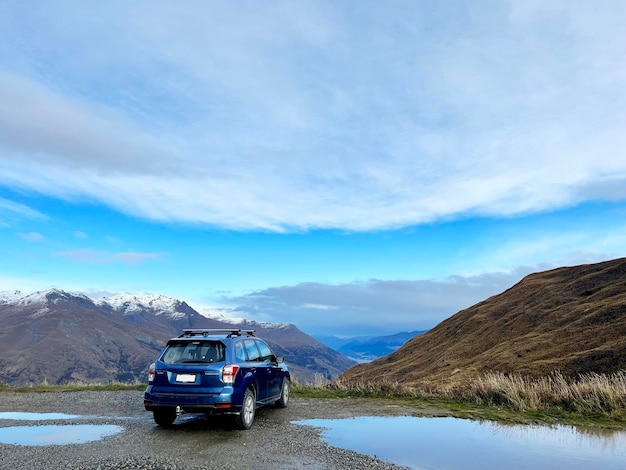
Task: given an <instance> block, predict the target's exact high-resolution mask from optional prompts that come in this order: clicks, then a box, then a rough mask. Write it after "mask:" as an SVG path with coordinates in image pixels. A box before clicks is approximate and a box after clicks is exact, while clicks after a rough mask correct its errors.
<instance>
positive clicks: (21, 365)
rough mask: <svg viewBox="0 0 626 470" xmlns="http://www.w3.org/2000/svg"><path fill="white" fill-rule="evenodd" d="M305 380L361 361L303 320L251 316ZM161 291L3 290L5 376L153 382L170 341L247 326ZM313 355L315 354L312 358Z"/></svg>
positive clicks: (0, 319) (0, 375) (8, 379)
mask: <svg viewBox="0 0 626 470" xmlns="http://www.w3.org/2000/svg"><path fill="white" fill-rule="evenodd" d="M248 324H250V325H253V326H254V327H255V328H254V329H255V330H256V334H257V335H258V336H260V337H262V338H264V339H267V340H268V343H270V345H271V346H272V348H273V349H274V350H275V353H276V354H277V355H282V356H284V357H285V360H286V362H287V363H288V365H289V366H290V369H291V371H292V375H293V376H294V378H295V379H296V380H298V381H300V382H301V383H312V382H314V381H317V380H319V377H324V378H325V379H326V380H330V379H332V378H335V377H337V376H338V375H339V374H340V373H341V372H342V371H343V370H345V369H347V368H348V367H350V366H351V365H353V364H354V361H352V360H350V359H348V358H346V357H345V356H343V355H341V354H339V353H337V352H336V351H334V350H332V349H330V348H328V347H327V346H325V345H323V344H322V343H320V342H319V341H317V340H315V339H314V338H313V337H311V336H309V335H307V334H306V333H304V332H301V331H300V330H299V329H298V328H297V327H296V326H295V325H291V326H288V325H285V324H279V325H276V327H274V326H273V324H268V323H265V324H262V323H256V322H249V323H248ZM239 325H240V324H233V323H228V322H225V321H222V320H216V319H212V318H209V317H206V316H203V315H201V314H200V313H198V312H197V311H196V310H195V309H193V308H192V307H190V306H189V305H188V304H187V303H185V302H183V301H180V300H178V299H173V298H169V297H166V296H162V295H158V294H147V295H129V294H123V295H119V296H112V297H110V298H109V297H105V298H100V299H96V300H94V299H91V298H89V297H87V296H85V295H83V294H74V293H68V292H65V291H63V290H60V289H50V290H47V291H37V292H33V293H22V292H20V291H3V292H0V381H2V382H5V383H7V384H9V385H28V384H38V383H41V382H43V381H46V382H48V383H53V384H58V383H65V382H83V383H92V382H97V383H102V382H105V383H106V382H110V381H121V382H128V381H145V380H146V379H147V370H148V366H149V364H150V363H151V362H153V361H154V359H155V358H156V356H157V355H158V353H159V352H160V351H161V350H162V348H163V347H164V345H165V343H166V341H167V340H168V339H169V338H171V337H175V336H178V335H179V334H180V332H181V330H182V329H184V328H228V329H238V328H243V327H242V326H239ZM311 356H312V357H313V358H314V360H312V359H311Z"/></svg>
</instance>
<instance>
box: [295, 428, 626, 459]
mask: <svg viewBox="0 0 626 470" xmlns="http://www.w3.org/2000/svg"><path fill="white" fill-rule="evenodd" d="M295 423H296V424H302V425H308V426H315V427H321V428H324V431H323V432H322V437H323V439H324V440H325V441H326V442H327V443H329V444H330V445H332V446H335V447H341V448H344V449H349V450H353V451H355V452H358V453H361V454H368V455H373V456H376V457H378V458H380V459H382V460H386V461H388V462H393V463H395V464H398V465H402V466H406V467H409V468H413V469H457V468H464V469H501V468H506V469H507V470H515V469H528V468H542V469H562V468H567V469H568V470H574V469H585V470H586V469H590V468H602V469H606V470H608V469H620V470H622V469H624V468H626V431H614V432H609V431H602V430H584V431H583V430H579V429H577V428H574V427H571V426H534V425H508V424H502V423H495V422H491V421H484V422H479V421H472V420H466V419H456V418H416V417H410V416H401V417H360V418H352V419H335V420H332V419H312V420H305V421H295Z"/></svg>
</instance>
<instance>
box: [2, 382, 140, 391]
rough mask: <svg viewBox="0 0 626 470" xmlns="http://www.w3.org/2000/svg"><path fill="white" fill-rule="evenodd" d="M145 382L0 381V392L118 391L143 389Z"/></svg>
mask: <svg viewBox="0 0 626 470" xmlns="http://www.w3.org/2000/svg"><path fill="white" fill-rule="evenodd" d="M145 388H146V384H145V383H141V382H132V383H123V382H109V383H106V384H103V383H82V382H67V383H64V384H61V385H51V384H49V383H48V382H47V381H45V380H44V381H43V382H41V383H39V384H31V385H24V386H21V387H13V386H10V385H7V384H5V383H3V382H0V392H18V393H46V392H84V391H96V392H97V391H120V390H145Z"/></svg>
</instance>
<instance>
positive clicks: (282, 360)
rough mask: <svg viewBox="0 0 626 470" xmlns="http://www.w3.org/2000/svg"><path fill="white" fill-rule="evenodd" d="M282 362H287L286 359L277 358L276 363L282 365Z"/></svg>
mask: <svg viewBox="0 0 626 470" xmlns="http://www.w3.org/2000/svg"><path fill="white" fill-rule="evenodd" d="M282 362H285V358H284V357H283V356H276V363H277V364H280V363H282Z"/></svg>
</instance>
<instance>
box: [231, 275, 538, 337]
mask: <svg viewBox="0 0 626 470" xmlns="http://www.w3.org/2000/svg"><path fill="white" fill-rule="evenodd" d="M542 269H546V267H545V266H543V267H542ZM534 270H536V268H535V269H533V268H529V267H520V268H518V269H516V270H515V271H513V272H508V273H505V272H494V273H484V274H479V275H473V276H452V277H450V278H447V279H443V280H387V281H383V280H377V279H372V280H370V281H367V282H352V283H344V284H336V285H332V284H322V283H313V282H309V283H300V284H297V285H293V286H282V287H273V288H268V289H264V290H261V291H258V292H253V293H250V294H248V295H243V296H236V297H228V296H226V297H224V298H223V299H222V301H223V303H224V305H225V306H230V308H231V312H232V315H238V316H241V317H245V318H249V319H254V320H258V321H269V322H290V323H295V324H296V325H298V327H299V328H301V329H303V330H304V331H306V332H308V333H312V334H321V333H325V334H346V335H349V336H353V335H359V334H378V333H380V334H388V333H395V332H398V331H403V330H404V331H411V330H424V329H430V328H432V327H434V326H435V325H437V324H438V323H440V322H441V321H443V320H444V319H446V318H448V317H450V316H452V315H453V314H455V313H457V312H458V311H460V310H462V309H464V308H468V307H470V306H472V305H474V304H476V303H478V302H480V301H482V300H485V299H486V298H488V297H490V296H492V295H495V294H499V293H501V292H503V291H504V290H506V289H508V288H509V287H511V286H512V285H513V284H515V283H517V282H518V281H519V280H521V278H522V277H523V276H525V275H527V274H529V273H530V272H533V271H534ZM320 306H322V307H323V308H320Z"/></svg>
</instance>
